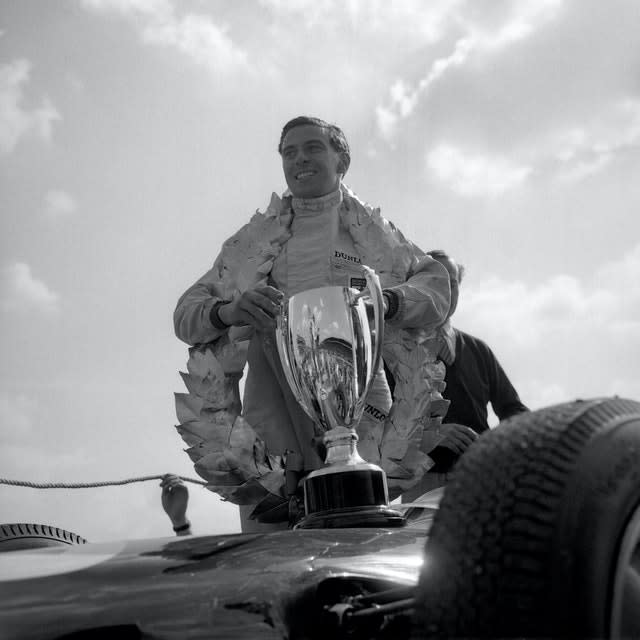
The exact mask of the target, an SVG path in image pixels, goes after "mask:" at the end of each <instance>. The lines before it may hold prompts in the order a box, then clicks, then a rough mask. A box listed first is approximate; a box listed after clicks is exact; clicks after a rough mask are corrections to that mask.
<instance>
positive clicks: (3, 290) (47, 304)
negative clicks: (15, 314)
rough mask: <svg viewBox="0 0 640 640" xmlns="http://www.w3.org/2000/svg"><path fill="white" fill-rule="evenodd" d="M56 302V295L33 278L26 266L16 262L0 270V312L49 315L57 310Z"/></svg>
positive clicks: (57, 299) (57, 297) (29, 268)
mask: <svg viewBox="0 0 640 640" xmlns="http://www.w3.org/2000/svg"><path fill="white" fill-rule="evenodd" d="M58 302H59V296H58V294H57V293H55V292H54V291H52V290H51V289H50V288H49V287H48V286H47V285H46V284H45V283H44V282H42V281H41V280H38V279H37V278H34V277H33V275H32V274H31V267H29V265H28V264H25V263H24V262H16V263H14V264H12V265H10V266H8V267H4V268H3V269H2V270H0V310H3V311H22V310H29V309H37V310H38V311H42V312H49V313H50V312H54V311H56V310H57V309H58Z"/></svg>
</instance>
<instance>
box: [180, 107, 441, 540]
mask: <svg viewBox="0 0 640 640" xmlns="http://www.w3.org/2000/svg"><path fill="white" fill-rule="evenodd" d="M278 151H279V153H280V156H281V160H282V167H283V172H284V177H285V180H286V182H287V185H288V187H289V189H288V191H287V192H286V193H285V194H284V196H283V197H282V198H279V197H278V196H276V195H275V194H274V195H273V196H272V199H271V203H270V205H269V207H268V209H267V211H266V212H265V213H264V214H261V213H258V214H256V215H255V216H254V217H253V218H252V219H251V220H250V222H249V223H248V224H247V225H245V226H244V227H243V228H242V229H240V231H238V232H237V233H236V234H235V235H234V236H233V237H232V238H230V239H229V240H227V241H226V242H225V243H224V244H223V247H222V251H221V253H220V255H219V256H218V258H217V259H216V262H215V263H214V266H213V268H212V269H211V270H210V271H208V272H207V273H206V274H205V275H204V276H203V277H201V278H200V279H199V280H198V281H197V282H196V283H195V284H194V285H193V286H192V287H190V288H189V289H188V290H187V291H186V292H185V293H184V294H183V296H182V297H181V298H180V300H179V301H178V304H177V307H176V310H175V314H174V323H175V330H176V335H177V336H178V337H179V338H180V339H181V340H183V341H185V342H186V343H187V344H189V345H203V344H223V343H222V342H220V341H227V342H224V344H232V345H233V344H235V343H237V342H239V341H240V340H243V339H244V340H246V339H247V338H249V345H248V355H247V360H248V365H249V366H248V375H247V379H246V383H245V391H244V398H243V403H242V405H243V406H242V417H243V419H244V420H245V421H246V422H247V423H248V424H249V425H251V427H252V428H253V429H255V432H256V433H257V434H258V435H259V437H260V438H261V439H262V441H264V444H265V445H266V447H267V448H268V450H269V452H270V453H271V454H274V455H278V456H282V455H285V454H286V456H287V466H288V468H290V469H292V468H295V469H297V470H298V471H299V474H300V475H304V474H305V473H307V472H308V471H311V470H312V469H315V468H318V467H319V466H320V465H321V464H322V460H321V458H320V457H319V455H318V452H317V448H316V446H314V438H315V437H317V435H318V434H317V433H316V432H315V429H314V425H313V423H312V421H311V420H310V419H309V418H308V417H307V416H306V414H305V413H304V411H303V410H302V409H301V408H300V406H299V405H298V403H297V402H296V400H295V398H294V397H293V395H292V393H291V391H290V389H289V387H288V385H287V382H286V379H285V377H284V375H283V371H282V365H281V363H280V361H279V357H278V353H277V349H276V348H275V341H274V331H275V327H276V318H277V314H278V311H279V309H280V302H281V301H282V300H283V298H284V297H285V296H291V295H295V294H296V293H299V292H300V291H305V290H307V289H313V288H315V287H322V286H329V285H339V286H349V287H356V288H360V287H362V285H363V283H364V279H363V271H362V266H363V265H367V266H369V267H371V268H373V269H374V270H375V271H376V273H377V274H378V275H379V276H380V280H381V283H382V286H383V287H384V288H383V295H384V300H385V322H386V323H388V327H389V332H388V334H389V336H393V335H394V333H393V332H394V330H395V331H403V330H408V331H411V330H415V331H421V332H424V331H429V330H431V329H435V327H437V326H438V325H439V324H441V323H442V322H443V321H444V319H445V317H446V315H447V313H448V311H449V304H450V289H449V278H448V275H447V272H446V270H445V269H444V267H443V266H442V265H441V264H440V263H438V262H437V261H435V260H433V259H432V258H431V257H430V256H427V255H425V254H424V252H422V251H421V250H420V249H419V248H418V247H416V246H415V245H413V244H412V243H410V242H408V241H407V240H406V239H405V238H404V236H402V234H401V233H400V232H399V231H398V230H397V229H396V228H395V227H394V226H393V225H392V224H390V223H389V222H388V221H387V220H385V219H384V218H383V217H382V216H381V215H380V213H379V211H378V210H376V209H372V208H371V207H370V206H369V205H366V204H365V203H364V202H362V201H361V200H359V199H358V198H357V197H356V196H355V194H354V193H353V192H352V191H350V190H349V189H348V188H347V187H346V186H345V185H344V184H343V178H344V175H345V174H346V172H347V170H348V169H349V164H350V161H351V155H350V150H349V145H348V143H347V140H346V138H345V135H344V133H343V132H342V130H341V129H340V128H339V127H337V126H335V125H333V124H329V123H327V122H325V121H323V120H320V119H318V118H311V117H307V116H301V117H298V118H295V119H293V120H291V121H289V122H288V123H287V124H286V125H285V126H284V128H283V130H282V134H281V137H280V143H279V145H278ZM399 341H400V342H401V341H402V339H399ZM223 368H224V367H223ZM366 401H367V407H366V410H365V414H364V417H363V419H362V421H361V423H360V425H359V427H358V434H359V436H360V443H359V451H360V454H361V455H362V456H363V457H365V458H366V459H369V460H373V461H379V460H380V457H381V451H380V443H381V435H380V434H381V433H382V431H383V429H384V423H385V420H386V418H387V416H388V415H389V410H390V408H391V405H392V398H391V394H390V391H389V387H388V385H387V381H386V377H385V375H384V371H383V369H382V364H381V367H380V370H379V372H378V375H377V376H376V378H375V380H374V383H373V385H372V388H371V390H370V392H369V394H368V396H367V399H366ZM252 506H253V505H244V506H242V507H241V521H242V528H243V531H252V530H253V531H255V530H260V528H261V525H260V524H258V523H256V522H254V521H251V520H249V519H248V515H249V513H250V512H251V510H252ZM285 526H286V524H285Z"/></svg>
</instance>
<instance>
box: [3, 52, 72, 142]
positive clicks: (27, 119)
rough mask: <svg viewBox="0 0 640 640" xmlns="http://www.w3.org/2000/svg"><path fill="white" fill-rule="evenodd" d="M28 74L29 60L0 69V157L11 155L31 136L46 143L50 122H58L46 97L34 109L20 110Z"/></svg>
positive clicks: (49, 134)
mask: <svg viewBox="0 0 640 640" xmlns="http://www.w3.org/2000/svg"><path fill="white" fill-rule="evenodd" d="M30 74H31V64H30V62H29V61H28V60H24V59H19V60H14V61H12V62H9V63H8V64H4V65H0V153H3V154H8V153H11V152H12V151H13V149H14V148H15V147H16V145H17V144H18V142H19V141H20V139H21V138H22V137H24V136H26V135H28V134H30V133H33V134H35V135H36V136H39V137H40V138H42V139H43V140H49V139H50V138H51V130H52V126H53V122H54V121H55V120H59V119H60V115H59V114H58V112H57V111H56V109H55V108H54V107H53V105H52V104H51V102H50V100H49V99H48V98H46V97H45V98H43V100H42V103H41V105H40V106H39V107H36V108H34V109H27V108H25V107H24V106H23V100H24V92H25V88H26V86H27V84H28V83H29V76H30Z"/></svg>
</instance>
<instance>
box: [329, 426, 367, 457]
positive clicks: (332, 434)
mask: <svg viewBox="0 0 640 640" xmlns="http://www.w3.org/2000/svg"><path fill="white" fill-rule="evenodd" d="M357 443H358V434H357V433H356V432H355V431H354V430H353V429H348V428H347V427H335V428H334V429H330V430H329V431H327V432H326V433H325V434H324V445H325V447H326V449H327V453H326V456H325V462H324V463H325V466H329V465H336V464H346V465H353V464H365V461H364V460H363V459H362V458H361V457H360V454H359V453H358V448H357Z"/></svg>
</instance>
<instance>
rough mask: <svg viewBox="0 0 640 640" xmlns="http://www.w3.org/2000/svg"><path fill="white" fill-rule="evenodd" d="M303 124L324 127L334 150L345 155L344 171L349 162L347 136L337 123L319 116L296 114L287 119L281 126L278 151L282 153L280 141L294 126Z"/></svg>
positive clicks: (281, 141)
mask: <svg viewBox="0 0 640 640" xmlns="http://www.w3.org/2000/svg"><path fill="white" fill-rule="evenodd" d="M304 125H311V126H314V127H321V128H322V129H325V130H326V132H327V135H328V136H329V142H330V143H331V147H332V148H333V150H334V151H337V152H338V153H342V154H344V156H345V164H346V166H345V169H344V170H345V173H346V171H347V169H348V168H349V165H350V164H351V150H350V149H349V143H348V142H347V137H346V136H345V135H344V131H342V129H341V128H340V127H339V126H338V125H337V124H331V123H329V122H326V121H325V120H321V119H320V118H314V117H313V116H297V117H296V118H293V119H292V120H289V122H287V124H285V125H284V127H282V133H281V134H280V142H279V143H278V153H279V154H280V155H282V143H283V142H284V138H285V136H286V135H287V133H289V131H291V129H294V128H295V127H302V126H304Z"/></svg>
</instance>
